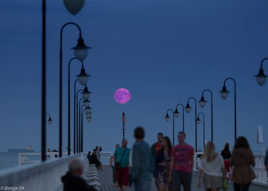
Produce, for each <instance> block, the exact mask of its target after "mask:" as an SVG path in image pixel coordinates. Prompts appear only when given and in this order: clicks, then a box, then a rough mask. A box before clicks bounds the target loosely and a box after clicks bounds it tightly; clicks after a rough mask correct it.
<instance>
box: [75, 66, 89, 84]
mask: <svg viewBox="0 0 268 191" xmlns="http://www.w3.org/2000/svg"><path fill="white" fill-rule="evenodd" d="M88 77H89V75H87V73H86V70H85V67H84V64H82V68H81V71H80V74H78V75H77V79H78V81H79V83H80V85H81V86H85V85H87V81H88Z"/></svg>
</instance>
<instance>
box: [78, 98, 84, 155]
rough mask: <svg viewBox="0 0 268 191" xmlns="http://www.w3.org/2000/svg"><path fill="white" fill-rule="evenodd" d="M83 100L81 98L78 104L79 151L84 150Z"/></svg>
mask: <svg viewBox="0 0 268 191" xmlns="http://www.w3.org/2000/svg"><path fill="white" fill-rule="evenodd" d="M82 101H83V98H80V99H79V104H78V114H79V115H78V116H79V117H78V151H79V153H81V152H82V144H83V142H82V141H83V140H82V139H83V138H82V137H83V129H82V128H83V111H84V110H83V105H81V102H82Z"/></svg>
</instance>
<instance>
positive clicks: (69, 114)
mask: <svg viewBox="0 0 268 191" xmlns="http://www.w3.org/2000/svg"><path fill="white" fill-rule="evenodd" d="M75 60H78V61H79V62H80V63H81V65H83V63H82V62H81V60H80V59H78V58H77V57H73V58H71V59H70V60H69V63H68V147H67V150H68V155H70V154H71V64H72V63H73V61H75Z"/></svg>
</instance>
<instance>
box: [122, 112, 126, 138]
mask: <svg viewBox="0 0 268 191" xmlns="http://www.w3.org/2000/svg"><path fill="white" fill-rule="evenodd" d="M125 126H126V114H125V112H122V131H123V136H122V138H123V140H124V139H125V128H126V127H125Z"/></svg>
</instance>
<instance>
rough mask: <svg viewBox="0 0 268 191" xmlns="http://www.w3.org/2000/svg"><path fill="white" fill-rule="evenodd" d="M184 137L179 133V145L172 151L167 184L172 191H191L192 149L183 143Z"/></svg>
mask: <svg viewBox="0 0 268 191" xmlns="http://www.w3.org/2000/svg"><path fill="white" fill-rule="evenodd" d="M185 138H186V135H185V133H184V132H179V135H178V142H179V144H178V145H177V146H175V147H174V148H173V149H172V152H171V164H170V170H169V182H170V183H171V182H172V188H173V191H180V190H181V185H182V186H183V189H184V191H191V183H192V171H193V157H194V149H193V147H192V146H191V145H188V144H187V143H186V142H185Z"/></svg>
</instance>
